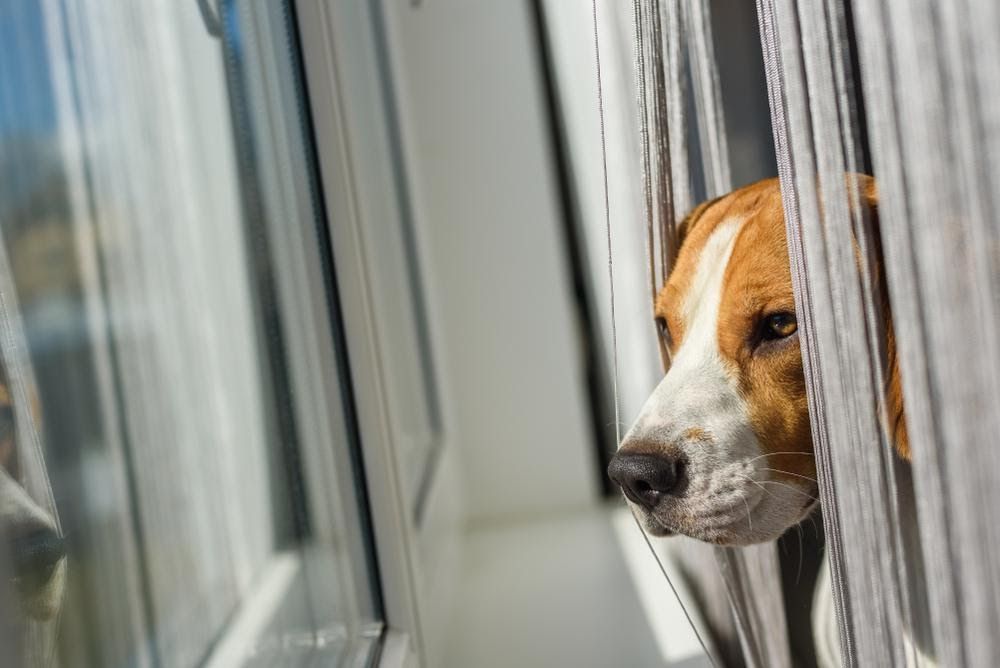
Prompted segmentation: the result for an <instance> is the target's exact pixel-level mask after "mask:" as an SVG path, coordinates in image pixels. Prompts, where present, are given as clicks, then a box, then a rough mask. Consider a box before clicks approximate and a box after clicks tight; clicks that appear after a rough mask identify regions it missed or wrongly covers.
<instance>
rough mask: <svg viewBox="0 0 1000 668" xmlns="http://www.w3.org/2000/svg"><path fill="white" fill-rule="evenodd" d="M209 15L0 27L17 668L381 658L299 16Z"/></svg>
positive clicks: (5, 402) (197, 10) (29, 12)
mask: <svg viewBox="0 0 1000 668" xmlns="http://www.w3.org/2000/svg"><path fill="white" fill-rule="evenodd" d="M218 11H219V13H218V14H216V10H215V3H211V2H194V1H191V2H171V3H141V4H140V5H136V4H134V3H127V2H121V1H117V0H113V1H111V2H101V3H82V2H73V1H72V0H66V1H65V2H60V1H58V0H51V1H46V2H42V3H35V2H32V1H30V0H17V1H16V2H12V3H5V4H4V6H3V8H0V38H2V39H3V40H4V43H5V44H8V45H10V46H11V48H9V49H8V51H9V55H8V56H5V57H4V58H3V59H2V60H0V230H2V244H0V292H2V294H3V300H2V309H0V310H2V312H0V320H2V323H0V334H2V337H3V359H2V362H3V367H4V371H5V373H4V381H5V382H4V385H3V387H0V408H2V410H0V419H6V420H7V422H5V423H4V424H0V427H2V428H0V459H2V463H3V465H4V472H3V473H2V474H0V512H2V513H3V515H2V516H0V524H2V526H3V533H4V536H5V540H6V541H7V543H8V545H9V546H11V549H8V550H6V551H3V552H4V557H3V558H4V559H6V558H7V557H8V556H9V563H6V564H4V563H3V562H0V566H4V565H6V566H7V567H10V568H11V569H13V573H14V574H15V576H16V577H14V578H13V579H9V578H8V580H9V581H10V582H12V583H14V584H15V585H16V586H14V587H8V588H6V589H3V590H0V594H5V595H2V596H0V601H2V603H0V605H3V606H6V610H4V611H0V612H3V613H5V614H2V615H0V617H2V618H4V619H8V620H12V622H11V623H9V624H6V625H4V628H3V629H2V630H0V633H3V634H8V635H7V636H5V637H4V640H6V641H8V643H7V644H6V646H7V647H17V648H19V649H18V652H20V654H21V656H20V657H12V658H14V659H15V660H14V661H13V663H15V664H17V663H18V659H19V660H20V661H21V662H24V663H26V664H28V665H35V664H45V665H48V664H47V663H46V662H50V661H52V660H53V659H54V663H55V664H56V665H102V666H104V665H164V666H189V665H198V664H201V663H205V664H207V665H233V664H235V663H244V662H245V663H247V664H249V665H275V664H277V663H281V664H282V665H305V664H306V663H311V662H315V661H317V660H318V661H320V662H321V663H323V664H324V665H330V664H334V665H335V664H337V663H338V662H340V661H345V662H346V661H347V660H348V659H350V660H351V661H361V662H362V663H363V662H364V661H365V660H366V658H371V655H372V653H373V648H374V646H375V645H376V643H375V641H376V640H377V639H378V638H379V637H380V633H381V629H382V613H381V604H380V598H379V592H378V587H377V581H376V578H375V573H374V568H375V567H374V564H375V561H374V552H373V547H372V540H371V536H370V531H369V529H368V527H367V521H368V520H367V506H366V500H365V498H364V485H363V484H362V480H361V462H360V457H361V454H360V449H359V443H358V435H357V433H356V432H357V428H356V426H355V425H356V422H355V418H354V415H353V410H354V409H353V404H352V398H351V388H350V382H349V378H348V375H349V374H348V370H347V363H346V357H345V352H344V348H343V345H342V341H341V334H340V323H339V319H338V318H339V316H338V313H339V311H338V304H337V298H336V291H335V285H334V277H333V270H332V266H331V258H330V257H329V243H327V241H326V234H327V233H326V232H325V230H326V227H325V225H326V223H325V218H324V214H325V212H324V211H323V205H322V202H321V199H320V198H319V196H318V195H317V190H316V185H315V184H316V174H315V165H314V163H313V160H312V159H311V156H312V150H311V146H310V144H309V140H308V137H309V136H310V135H309V131H308V113H307V111H306V104H305V101H304V93H303V91H302V84H301V73H300V64H299V62H298V59H297V53H298V47H297V44H296V36H295V31H294V30H293V26H294V25H295V20H294V16H292V10H291V9H290V8H289V6H288V5H287V3H285V2H268V3H236V2H223V3H220V7H219V8H218ZM431 414H432V411H431ZM5 416H6V417H5ZM39 555H40V556H39ZM7 613H9V614H7ZM352 665H354V664H352Z"/></svg>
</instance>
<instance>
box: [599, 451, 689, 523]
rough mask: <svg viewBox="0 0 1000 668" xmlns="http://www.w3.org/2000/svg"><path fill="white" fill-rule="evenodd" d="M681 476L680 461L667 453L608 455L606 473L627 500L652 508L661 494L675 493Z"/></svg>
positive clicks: (658, 500)
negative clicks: (609, 459) (610, 456)
mask: <svg viewBox="0 0 1000 668" xmlns="http://www.w3.org/2000/svg"><path fill="white" fill-rule="evenodd" d="M683 475H684V466H683V462H681V461H680V460H678V459H677V458H675V457H669V456H667V455H648V454H630V453H624V452H619V453H617V454H616V455H615V456H614V457H612V458H611V464H610V465H609V466H608V476H609V477H610V478H611V479H612V480H614V481H615V482H616V483H617V484H618V485H619V486H620V487H621V488H622V491H623V492H625V496H627V497H628V498H629V499H630V500H632V501H633V502H635V503H638V504H639V505H641V506H644V507H646V508H648V509H652V508H653V507H654V506H656V504H657V503H659V502H660V500H661V499H662V498H663V497H664V496H668V495H670V494H673V493H676V491H677V490H678V489H679V487H680V483H681V480H682V478H683Z"/></svg>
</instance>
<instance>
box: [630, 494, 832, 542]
mask: <svg viewBox="0 0 1000 668" xmlns="http://www.w3.org/2000/svg"><path fill="white" fill-rule="evenodd" d="M630 505H632V504H630ZM817 505H818V502H816V501H809V502H808V503H806V504H805V505H800V504H797V503H794V502H793V503H788V502H784V503H778V502H775V500H774V499H769V498H766V497H765V498H764V499H763V500H762V502H761V503H759V504H755V505H754V506H752V508H751V510H752V512H751V513H750V514H749V518H748V517H747V515H743V516H741V517H737V518H733V520H732V521H730V522H726V523H722V524H720V523H717V522H716V523H713V522H709V521H705V520H699V518H697V517H693V518H684V520H678V521H672V519H671V518H664V517H658V516H657V515H656V513H655V512H654V513H650V512H649V511H647V510H644V509H638V508H635V506H633V510H635V511H637V512H638V513H639V516H640V521H641V524H642V526H643V528H644V529H645V530H646V533H648V534H649V535H650V536H653V537H656V538H666V537H670V536H676V535H683V536H687V537H689V538H693V539H695V540H699V541H701V542H704V543H710V544H712V545H720V546H726V547H743V546H747V545H756V544H759V543H767V542H770V541H773V540H777V539H778V538H780V537H781V536H782V535H783V534H784V533H785V532H786V531H788V530H789V529H791V528H792V527H795V526H797V525H798V524H799V523H801V522H802V521H804V520H805V519H806V518H807V517H809V515H810V514H812V512H813V510H814V509H815V508H816V506H817Z"/></svg>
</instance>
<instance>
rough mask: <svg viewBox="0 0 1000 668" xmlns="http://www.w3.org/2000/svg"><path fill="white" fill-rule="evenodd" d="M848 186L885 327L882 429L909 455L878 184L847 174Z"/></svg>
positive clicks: (867, 177) (906, 456) (905, 455)
mask: <svg viewBox="0 0 1000 668" xmlns="http://www.w3.org/2000/svg"><path fill="white" fill-rule="evenodd" d="M848 184H849V186H851V185H853V187H856V188H857V193H858V199H859V201H860V203H861V206H862V207H863V208H864V209H865V213H866V215H865V216H863V218H864V219H866V221H867V222H868V225H869V227H868V230H869V231H870V234H869V239H870V241H871V244H870V246H869V247H870V248H871V249H872V250H873V251H874V252H873V257H872V258H871V259H870V261H869V267H870V275H871V276H872V279H873V281H874V285H873V286H872V288H873V291H874V294H875V297H876V299H877V300H878V303H879V305H880V310H881V315H882V323H883V327H884V329H885V342H886V346H885V355H886V358H885V359H886V362H885V371H886V373H885V388H884V397H885V399H884V401H885V404H884V411H883V419H884V420H885V421H886V425H885V427H886V430H887V432H888V435H889V437H890V438H891V439H892V442H893V444H894V445H895V447H896V452H898V453H899V456H900V457H902V458H903V459H905V460H907V461H909V459H910V438H909V434H908V433H907V430H906V416H905V408H904V405H903V384H902V379H901V377H900V369H899V356H898V354H897V352H896V332H895V329H894V328H893V322H892V308H891V305H890V303H889V289H888V284H887V283H886V276H885V256H884V255H883V252H882V235H881V230H880V226H879V207H878V185H877V184H876V183H875V179H874V178H873V177H871V176H868V175H867V174H855V175H852V176H851V177H848Z"/></svg>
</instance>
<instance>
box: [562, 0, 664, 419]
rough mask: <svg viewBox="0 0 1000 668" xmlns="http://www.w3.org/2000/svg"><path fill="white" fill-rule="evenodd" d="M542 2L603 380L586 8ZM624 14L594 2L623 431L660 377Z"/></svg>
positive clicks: (603, 279) (598, 171)
mask: <svg viewBox="0 0 1000 668" xmlns="http://www.w3.org/2000/svg"><path fill="white" fill-rule="evenodd" d="M542 4H543V6H544V9H545V15H546V26H547V28H548V34H549V38H550V40H551V43H552V54H553V60H554V62H553V65H554V68H555V73H556V84H557V89H558V92H559V96H560V98H561V101H562V114H563V118H564V121H565V124H566V134H567V139H568V143H569V148H570V151H569V153H570V156H569V157H570V160H571V164H572V172H573V177H574V181H575V185H576V190H577V193H576V194H577V198H578V200H579V207H580V215H581V218H582V225H583V241H584V246H585V255H586V258H587V262H588V264H589V265H590V268H591V272H593V274H594V279H595V280H594V281H593V286H594V292H595V301H596V303H597V304H598V305H599V307H600V310H599V318H600V319H599V324H600V327H601V330H600V331H601V333H602V334H603V335H604V336H605V337H606V339H605V344H604V348H605V350H606V351H607V353H608V354H607V359H606V364H607V371H608V377H609V378H610V377H611V375H610V374H611V370H612V359H611V339H610V332H611V313H610V309H609V308H608V307H607V305H608V304H609V303H610V299H611V291H610V288H609V283H608V279H607V269H606V267H607V262H608V246H607V232H606V228H605V211H604V191H603V178H604V177H603V172H602V162H601V135H600V127H601V126H600V115H599V113H598V108H597V70H596V66H595V64H594V26H593V18H592V15H591V3H590V2H565V1H564V0H543V3H542ZM631 12H632V3H631V2H620V1H619V0H598V24H599V25H598V28H599V31H600V32H599V34H600V43H601V73H602V77H601V78H602V83H603V92H604V124H605V132H606V136H607V157H608V187H609V191H610V192H609V199H610V208H611V227H612V257H613V258H614V272H615V312H616V317H617V327H618V368H619V384H618V391H619V394H620V397H621V400H620V406H621V419H622V422H623V425H622V431H623V432H624V431H625V429H626V428H627V427H628V425H630V424H631V423H632V420H634V419H635V417H636V415H638V413H639V409H640V408H641V406H642V404H643V403H644V402H645V400H646V397H648V396H649V394H650V392H652V391H653V388H654V387H656V384H657V382H659V380H660V378H662V377H663V374H662V373H661V372H660V355H659V351H658V348H657V343H656V330H655V329H654V327H653V311H652V305H651V302H652V300H651V296H650V288H649V279H648V277H647V269H646V257H647V256H646V219H645V215H644V214H643V211H642V201H643V196H642V173H641V170H640V167H641V165H640V162H639V161H640V156H641V155H642V154H641V152H640V150H639V128H638V120H637V114H638V112H637V109H638V108H637V106H636V92H635V82H634V76H635V75H634V73H633V67H632V48H633V47H632V37H631V32H630V31H631V29H632V28H631V16H632V14H631Z"/></svg>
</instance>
